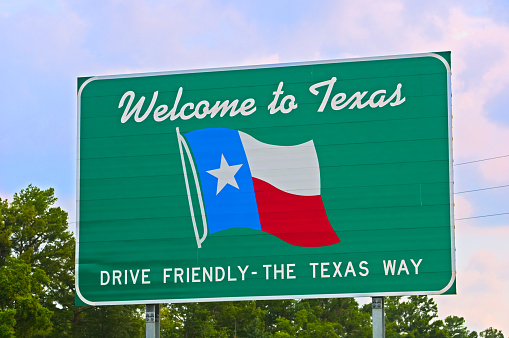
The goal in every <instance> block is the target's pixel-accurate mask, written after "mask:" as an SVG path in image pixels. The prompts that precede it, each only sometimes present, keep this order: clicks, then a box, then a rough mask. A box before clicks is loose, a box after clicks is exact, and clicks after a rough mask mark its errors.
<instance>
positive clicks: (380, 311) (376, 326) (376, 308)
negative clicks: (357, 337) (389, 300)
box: [371, 297, 385, 338]
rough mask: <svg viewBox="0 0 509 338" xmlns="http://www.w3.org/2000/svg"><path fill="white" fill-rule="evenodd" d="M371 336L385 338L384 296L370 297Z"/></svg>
mask: <svg viewBox="0 0 509 338" xmlns="http://www.w3.org/2000/svg"><path fill="white" fill-rule="evenodd" d="M371 306H372V311H373V338H385V309H384V297H373V298H372V303H371Z"/></svg>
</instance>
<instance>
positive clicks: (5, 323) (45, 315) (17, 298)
mask: <svg viewBox="0 0 509 338" xmlns="http://www.w3.org/2000/svg"><path fill="white" fill-rule="evenodd" d="M47 281H48V278H47V276H46V274H45V273H44V271H42V270H41V269H38V268H35V269H31V267H30V265H28V264H26V263H25V262H24V261H23V260H21V259H19V258H14V257H8V258H7V260H6V261H5V264H4V265H3V266H2V267H0V333H1V334H2V337H14V336H16V337H32V336H35V335H45V334H48V333H49V332H50V331H51V329H52V324H51V316H52V314H53V312H52V311H50V310H48V309H47V308H45V307H44V306H43V305H42V304H41V303H40V299H39V296H38V295H40V294H41V293H42V288H43V285H44V284H46V283H47Z"/></svg>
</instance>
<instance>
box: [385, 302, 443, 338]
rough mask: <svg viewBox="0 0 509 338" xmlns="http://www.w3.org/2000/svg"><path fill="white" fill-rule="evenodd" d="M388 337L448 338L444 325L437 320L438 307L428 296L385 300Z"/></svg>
mask: <svg viewBox="0 0 509 338" xmlns="http://www.w3.org/2000/svg"><path fill="white" fill-rule="evenodd" d="M385 306H386V307H385V310H386V311H385V313H386V324H385V329H386V336H387V337H395V336H399V335H408V336H413V337H447V332H446V331H445V330H444V328H443V326H444V323H443V322H442V321H441V320H437V319H436V318H437V317H438V307H437V305H436V303H435V301H434V300H433V299H432V298H428V296H410V297H408V300H403V298H402V297H386V298H385Z"/></svg>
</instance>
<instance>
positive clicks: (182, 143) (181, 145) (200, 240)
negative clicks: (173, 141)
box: [176, 127, 208, 248]
mask: <svg viewBox="0 0 509 338" xmlns="http://www.w3.org/2000/svg"><path fill="white" fill-rule="evenodd" d="M176 132H177V140H178V143H179V150H180V159H181V160H182V170H183V171H184V180H185V182H186V190H187V199H188V201H189V210H190V212H191V220H192V221H193V228H194V236H195V237H196V244H197V245H198V248H201V243H203V241H205V238H207V233H208V229H207V218H206V217H205V207H204V206H203V198H202V194H201V188H200V182H199V181H198V174H197V172H196V168H195V165H194V161H193V157H192V156H191V152H190V151H189V147H188V145H187V142H186V140H185V139H184V137H183V136H182V135H181V134H180V131H179V128H178V127H177V129H176ZM182 148H184V149H185V151H186V154H187V158H188V160H189V163H190V167H191V170H192V172H193V177H194V184H195V187H196V192H197V194H198V203H199V205H200V211H201V219H202V224H203V235H202V236H201V237H200V234H199V232H198V226H197V225H196V217H195V216H194V207H193V200H192V198H191V189H190V187H189V181H188V179H187V170H186V162H185V159H184V152H183V149H182Z"/></svg>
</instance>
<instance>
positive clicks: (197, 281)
mask: <svg viewBox="0 0 509 338" xmlns="http://www.w3.org/2000/svg"><path fill="white" fill-rule="evenodd" d="M199 270H200V268H192V274H193V278H192V282H193V283H199V282H201V281H200V280H199V279H197V277H198V271H199Z"/></svg>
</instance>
